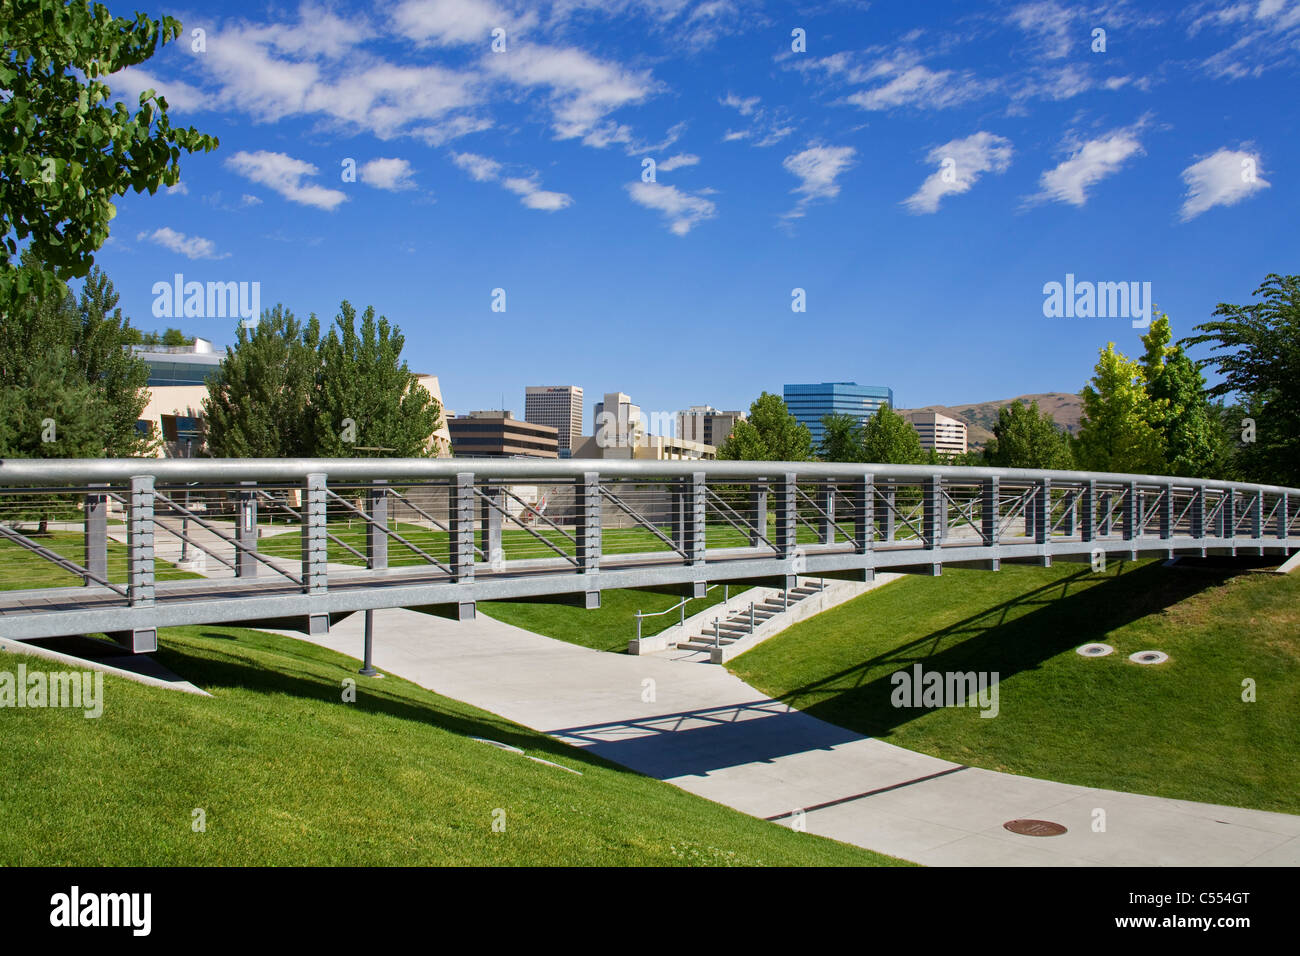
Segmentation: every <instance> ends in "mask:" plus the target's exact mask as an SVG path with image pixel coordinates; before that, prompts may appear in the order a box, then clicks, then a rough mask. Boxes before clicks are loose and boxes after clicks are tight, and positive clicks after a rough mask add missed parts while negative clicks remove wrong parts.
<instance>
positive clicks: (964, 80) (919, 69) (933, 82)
mask: <svg viewBox="0 0 1300 956" xmlns="http://www.w3.org/2000/svg"><path fill="white" fill-rule="evenodd" d="M978 91H979V86H978V84H976V83H974V82H973V81H972V78H971V77H970V76H969V74H964V73H955V72H954V71H952V70H938V71H935V70H931V69H930V68H929V67H927V66H922V65H921V64H919V63H918V64H916V65H914V66H909V67H905V68H901V69H899V70H898V71H896V72H894V73H892V74H891V76H890V79H889V81H888V82H886V83H884V84H882V85H880V86H876V87H873V88H871V89H869V90H861V91H859V92H857V93H851V94H849V95H848V96H846V97H845V98H844V99H845V102H848V103H852V104H853V105H854V106H860V107H862V108H863V109H864V110H888V109H893V108H895V107H898V106H915V107H917V108H918V109H928V110H941V109H946V108H948V107H950V106H956V105H957V104H958V103H963V102H965V101H966V100H969V99H971V98H972V97H974V96H976V95H978Z"/></svg>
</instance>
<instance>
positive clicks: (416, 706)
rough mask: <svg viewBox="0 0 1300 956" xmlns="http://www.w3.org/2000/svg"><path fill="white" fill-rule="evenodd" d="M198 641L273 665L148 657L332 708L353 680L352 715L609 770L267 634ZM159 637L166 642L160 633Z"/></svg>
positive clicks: (203, 682) (206, 679)
mask: <svg viewBox="0 0 1300 956" xmlns="http://www.w3.org/2000/svg"><path fill="white" fill-rule="evenodd" d="M200 636H201V637H202V638H203V639H205V640H216V639H219V640H222V641H225V642H234V643H235V644H236V645H237V646H241V647H244V648H247V649H248V650H250V651H252V652H257V653H260V654H264V655H267V656H268V657H272V658H274V660H273V661H272V660H267V661H256V660H241V659H238V658H234V657H230V656H225V655H227V653H228V652H227V650H226V648H224V647H223V648H192V647H188V646H183V645H178V644H176V643H170V644H163V643H162V642H161V641H160V647H159V649H158V651H157V653H155V654H154V655H153V656H154V657H155V658H156V659H157V660H158V661H159V662H160V663H162V664H164V665H165V666H166V667H168V668H170V669H171V670H173V671H175V672H176V673H178V674H182V675H183V676H184V677H185V679H186V680H189V681H191V682H193V683H194V684H196V685H198V686H199V687H202V688H203V689H204V690H207V691H210V692H215V691H218V690H219V689H221V688H228V689H238V690H247V691H252V692H254V693H259V694H286V695H289V696H291V697H297V698H301V699H303V700H311V701H318V702H320V703H330V704H336V703H339V702H340V701H341V700H342V690H343V685H342V681H343V680H344V679H345V678H353V679H355V680H356V682H357V685H356V691H357V695H356V701H355V703H349V704H346V706H348V707H351V708H353V709H355V710H359V711H363V712H366V713H375V714H385V715H387V716H390V717H396V718H398V719H400V720H410V721H414V722H416V723H420V724H428V725H432V726H436V727H439V728H441V729H443V730H447V731H450V732H451V733H454V734H459V735H461V736H466V737H486V738H488V739H490V740H496V741H500V742H502V743H507V744H511V745H512V746H515V747H519V748H520V749H522V750H525V751H527V752H528V753H530V754H533V755H537V754H539V753H541V754H545V755H547V756H548V757H552V758H554V759H556V760H557V761H559V762H565V761H567V762H568V763H570V764H572V763H574V762H577V761H580V762H583V763H587V764H592V765H597V766H602V767H610V766H612V765H611V764H609V763H607V762H606V761H604V760H602V759H601V758H599V757H597V756H595V755H594V754H585V753H582V752H581V751H578V750H576V749H574V748H571V747H568V746H566V745H564V744H562V743H559V742H558V741H552V740H550V739H548V738H547V737H545V736H542V735H538V734H533V733H530V732H527V731H522V730H520V728H518V727H517V726H515V725H514V724H511V723H510V722H509V721H507V720H505V719H504V718H497V719H495V720H484V719H480V718H476V717H473V716H471V715H467V714H460V713H456V712H454V711H452V710H449V709H443V708H440V707H439V706H438V705H437V704H436V703H435V702H432V701H431V702H429V703H428V704H422V703H420V702H418V701H413V700H411V699H410V698H409V697H404V696H402V695H400V694H398V693H395V692H393V691H391V690H388V689H387V688H386V687H385V686H384V685H385V682H391V683H390V684H389V686H392V685H393V684H395V683H397V682H399V681H400V680H401V679H400V678H395V677H385V678H375V677H362V676H360V675H358V674H357V672H356V670H355V669H354V666H355V664H356V663H359V662H355V661H353V662H348V663H344V664H340V663H336V662H333V661H328V660H321V659H318V658H314V657H310V656H307V655H305V654H304V655H300V654H295V653H294V651H295V649H294V648H293V647H292V646H291V645H290V646H281V645H280V643H279V642H280V641H285V642H288V641H291V640H292V638H287V637H283V638H282V637H279V636H278V635H267V638H268V640H265V641H259V640H256V639H254V640H249V639H248V638H247V637H244V636H242V635H234V634H228V633H222V632H220V631H204V632H202V633H201V635H200ZM161 637H162V639H163V640H164V641H165V640H166V632H165V631H164V632H163V633H162V635H161ZM209 655H219V656H209ZM308 666H310V667H311V668H313V669H317V668H318V669H320V670H322V671H325V672H332V673H322V674H315V673H309V672H307V670H306V668H307V667H308ZM402 684H403V687H404V688H405V689H407V690H410V688H411V687H412V686H418V685H410V684H407V683H406V682H402ZM420 691H421V692H423V693H428V694H432V693H433V692H432V691H427V690H424V689H423V688H420ZM485 746H486V745H485ZM616 769H622V768H616Z"/></svg>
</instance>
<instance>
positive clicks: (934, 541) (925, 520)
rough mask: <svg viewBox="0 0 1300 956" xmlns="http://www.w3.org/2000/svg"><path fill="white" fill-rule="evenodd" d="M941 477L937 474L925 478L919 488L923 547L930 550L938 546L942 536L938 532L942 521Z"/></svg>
mask: <svg viewBox="0 0 1300 956" xmlns="http://www.w3.org/2000/svg"><path fill="white" fill-rule="evenodd" d="M942 501H943V479H942V478H940V477H939V476H938V475H930V477H928V478H926V479H925V481H924V483H923V485H922V490H921V502H922V504H921V508H922V515H923V517H922V523H921V527H922V528H923V529H924V531H925V547H926V548H929V549H931V550H934V549H937V548H938V547H939V543H940V541H942V540H943V539H942V536H941V532H940V527H941V526H942V525H941V523H942V521H943V508H942V504H941V503H942Z"/></svg>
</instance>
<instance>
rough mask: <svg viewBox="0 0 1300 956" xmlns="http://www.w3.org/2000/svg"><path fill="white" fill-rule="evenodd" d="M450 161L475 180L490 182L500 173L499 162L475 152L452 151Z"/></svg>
mask: <svg viewBox="0 0 1300 956" xmlns="http://www.w3.org/2000/svg"><path fill="white" fill-rule="evenodd" d="M451 161H452V162H453V163H455V164H456V165H457V166H459V167H460V168H461V169H463V170H465V172H467V173H469V175H470V178H471V179H473V180H475V181H476V182H480V183H486V182H491V181H492V180H494V179H496V178H497V177H498V176H499V175H500V174H501V164H500V163H498V162H497V161H496V160H495V159H489V158H488V157H486V156H480V155H478V154H477V153H452V154H451Z"/></svg>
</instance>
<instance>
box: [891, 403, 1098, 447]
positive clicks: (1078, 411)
mask: <svg viewBox="0 0 1300 956" xmlns="http://www.w3.org/2000/svg"><path fill="white" fill-rule="evenodd" d="M1034 401H1036V402H1038V407H1039V409H1041V410H1042V411H1044V412H1047V414H1049V415H1051V416H1052V418H1054V419H1055V420H1056V424H1057V425H1059V426H1060V427H1062V428H1064V429H1065V430H1066V431H1067V432H1069V433H1070V434H1071V435H1077V434H1078V433H1079V419H1080V417H1081V416H1082V414H1083V399H1081V398H1080V397H1079V396H1078V395H1074V394H1071V393H1069V392H1039V393H1037V394H1034V395H1018V396H1016V397H1015V398H1000V399H994V400H993V401H989V402H974V403H972V404H969V405H926V406H924V407H922V408H900V409H899V410H898V411H899V412H900V413H901V414H907V413H908V412H938V413H939V414H940V415H947V416H949V417H950V418H956V419H958V420H959V421H963V422H965V423H966V425H967V426H968V429H969V430H968V434H967V438H968V440H969V441H970V444H971V445H972V446H979V447H983V446H984V445H985V444H987V443H988V442H989V441H990V440H992V438H993V426H994V425H996V424H997V421H998V410H999V409H1001V408H1002V407H1003V406H1005V405H1010V404H1011V403H1012V402H1026V403H1028V402H1034Z"/></svg>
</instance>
